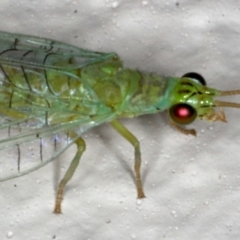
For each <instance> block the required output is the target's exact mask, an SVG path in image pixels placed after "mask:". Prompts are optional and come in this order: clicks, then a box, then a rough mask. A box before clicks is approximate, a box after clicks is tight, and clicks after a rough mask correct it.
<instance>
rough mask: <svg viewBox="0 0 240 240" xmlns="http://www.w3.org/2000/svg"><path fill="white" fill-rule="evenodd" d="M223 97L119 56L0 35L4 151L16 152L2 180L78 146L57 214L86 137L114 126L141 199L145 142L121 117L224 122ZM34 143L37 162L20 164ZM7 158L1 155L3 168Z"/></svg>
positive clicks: (0, 111)
mask: <svg viewBox="0 0 240 240" xmlns="http://www.w3.org/2000/svg"><path fill="white" fill-rule="evenodd" d="M220 93H221V92H219V91H218V90H215V89H211V88H208V87H206V86H204V85H203V84H202V83H200V82H198V81H197V80H196V79H194V78H191V77H190V78H189V77H182V78H174V77H162V76H159V75H156V74H153V73H144V72H140V71H137V70H131V69H128V68H126V67H125V66H123V63H122V61H121V60H120V59H119V57H118V56H117V55H116V54H114V53H99V52H92V51H87V50H84V49H81V48H77V47H74V46H71V45H68V44H64V43H61V42H57V41H53V40H49V39H43V38H38V37H33V36H26V35H18V34H11V33H5V32H0V117H1V120H0V121H1V124H0V131H1V134H0V150H3V149H9V151H12V150H14V151H16V152H17V154H16V155H17V158H16V159H17V168H16V169H15V172H14V171H13V170H12V167H10V170H9V171H4V170H2V173H3V174H2V175H1V179H0V180H7V179H11V178H15V177H18V176H21V175H24V174H27V173H29V172H32V171H34V170H36V169H38V168H40V167H42V166H44V165H46V164H47V163H49V162H51V161H53V160H54V159H56V158H57V157H58V156H59V155H60V154H61V153H62V152H64V151H65V150H66V149H67V148H68V147H69V146H70V145H71V144H73V143H75V144H76V145H77V152H76V155H75V157H74V158H73V160H72V163H71V165H70V167H69V169H68V171H67V173H66V175H65V176H64V178H63V179H62V181H61V183H60V184H59V189H58V192H57V198H56V205H55V210H54V212H55V213H60V212H61V201H62V195H63V189H64V187H65V185H66V184H67V182H68V181H69V180H70V179H71V177H72V175H73V173H74V171H75V169H76V167H77V165H78V163H79V161H80V158H81V155H82V153H83V152H84V150H85V143H84V140H83V139H82V137H81V135H82V133H83V132H85V131H87V130H88V129H90V128H92V127H94V126H97V125H100V124H102V123H104V122H110V124H111V125H112V127H113V128H114V129H115V130H116V131H117V132H119V133H120V134H121V135H122V136H123V137H124V138H125V139H126V140H127V141H129V142H130V143H131V144H132V145H133V147H134V151H135V165H134V169H135V173H136V185H137V192H138V197H139V198H142V197H144V192H143V188H142V183H141V175H140V166H141V154H140V144H139V141H138V140H137V139H136V138H135V137H134V135H133V134H132V133H131V132H130V131H129V130H127V129H126V128H125V127H124V126H123V125H122V124H121V123H120V122H119V121H118V120H117V119H118V118H122V117H126V118H132V117H136V116H138V115H143V114H153V113H157V112H161V111H164V110H167V111H168V112H169V115H170V117H171V119H172V121H173V122H175V124H187V123H190V122H192V121H193V120H194V119H195V118H196V117H198V118H200V119H207V120H213V121H216V120H223V119H224V117H222V116H220V115H219V114H217V113H215V112H214V110H213V108H214V107H215V106H216V105H215V101H214V97H215V96H218V95H219V94H220ZM177 128H178V129H179V130H180V131H182V132H184V133H187V134H189V133H190V134H193V133H192V132H188V131H187V130H184V129H182V128H181V127H177ZM4 131H5V132H4ZM60 133H63V134H65V135H66V136H67V138H66V141H64V142H65V143H64V144H65V145H64V144H62V145H63V146H60V147H57V146H56V145H57V141H58V139H60V138H59V134H60ZM46 138H52V139H53V140H54V147H53V149H52V153H50V154H49V155H47V154H45V152H44V148H45V147H46V148H47V150H48V152H49V149H48V142H47V140H46ZM34 141H35V142H37V144H38V147H39V150H37V153H36V154H35V152H34V156H35V157H36V158H35V159H34V160H31V164H32V163H34V164H32V165H30V166H28V164H26V166H24V167H22V166H23V165H24V164H23V160H22V159H24V157H25V155H24V153H25V152H26V150H25V149H26V146H27V145H28V143H30V142H34ZM27 147H28V146H27ZM50 152H51V151H50ZM31 157H32V156H31ZM1 161H2V162H1ZM4 161H5V157H1V156H0V162H1V163H0V166H3V165H4ZM11 161H12V160H11ZM1 164H2V165H1Z"/></svg>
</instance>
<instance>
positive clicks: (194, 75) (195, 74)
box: [182, 72, 207, 86]
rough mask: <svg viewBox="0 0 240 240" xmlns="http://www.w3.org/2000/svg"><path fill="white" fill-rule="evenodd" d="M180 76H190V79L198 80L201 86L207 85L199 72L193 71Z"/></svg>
mask: <svg viewBox="0 0 240 240" xmlns="http://www.w3.org/2000/svg"><path fill="white" fill-rule="evenodd" d="M182 78H192V79H195V80H196V81H198V82H199V83H200V84H202V85H203V86H206V85H207V83H206V81H205V79H204V78H203V77H202V76H201V75H200V74H198V73H195V72H190V73H186V74H184V75H183V76H182Z"/></svg>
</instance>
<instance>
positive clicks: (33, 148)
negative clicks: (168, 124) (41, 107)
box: [0, 115, 114, 181]
mask: <svg viewBox="0 0 240 240" xmlns="http://www.w3.org/2000/svg"><path fill="white" fill-rule="evenodd" d="M112 118H114V116H113V115H105V116H99V117H96V118H95V119H93V120H92V121H89V120H81V121H80V120H79V121H75V122H71V123H64V124H62V125H52V126H46V125H43V124H41V123H37V122H36V120H34V122H32V121H31V120H32V119H31V118H28V119H22V120H18V121H17V120H16V121H11V122H8V121H7V120H4V119H2V120H1V121H0V124H1V128H0V136H1V138H0V181H5V180H8V179H12V178H16V177H19V176H23V175H25V174H28V173H29V172H32V171H35V170H37V169H39V168H41V167H43V166H45V165H46V164H48V163H50V162H52V161H53V160H54V159H56V158H57V157H58V156H59V155H60V154H61V153H63V152H64V151H65V150H66V149H67V148H69V147H70V146H71V145H72V144H73V143H74V141H75V140H76V138H77V137H79V136H81V135H82V134H83V133H84V132H86V131H87V130H88V129H90V128H92V127H94V126H96V125H99V124H101V123H104V122H107V121H110V120H111V119H112ZM33 119H36V116H34V117H33ZM69 131H74V132H75V133H77V137H76V138H74V139H72V138H70V137H69Z"/></svg>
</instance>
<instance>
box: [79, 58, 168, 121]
mask: <svg viewBox="0 0 240 240" xmlns="http://www.w3.org/2000/svg"><path fill="white" fill-rule="evenodd" d="M81 78H82V79H84V81H85V82H87V83H88V84H90V85H91V88H92V89H93V90H94V92H95V93H96V94H97V95H98V97H99V99H100V100H101V101H102V102H103V103H104V104H105V105H106V106H108V107H110V108H111V109H112V111H113V112H116V114H117V115H118V116H119V117H134V116H137V115H142V114H149V113H155V112H158V111H163V110H165V109H166V108H168V107H169V102H168V97H169V96H168V95H169V92H170V90H171V88H172V86H171V84H170V83H171V82H172V81H173V80H172V79H169V78H165V77H160V76H158V75H156V74H152V73H144V72H139V71H137V70H131V69H128V68H124V67H123V65H122V62H121V61H120V60H119V58H118V57H117V56H115V57H114V58H111V59H109V60H107V61H104V62H101V63H98V64H93V65H89V66H87V67H85V68H83V69H82V71H81Z"/></svg>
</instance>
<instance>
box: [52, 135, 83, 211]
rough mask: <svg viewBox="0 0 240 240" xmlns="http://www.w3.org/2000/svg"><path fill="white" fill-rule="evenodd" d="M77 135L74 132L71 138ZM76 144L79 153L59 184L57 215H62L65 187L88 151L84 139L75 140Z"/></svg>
mask: <svg viewBox="0 0 240 240" xmlns="http://www.w3.org/2000/svg"><path fill="white" fill-rule="evenodd" d="M76 136H77V135H76V134H75V133H74V132H71V133H70V137H71V138H75V137H76ZM75 143H76V145H77V153H76V155H75V156H74V158H73V160H72V162H71V164H70V166H69V168H68V170H67V172H66V173H65V175H64V177H63V179H62V180H61V182H60V183H59V185H58V191H57V196H56V202H55V208H54V211H53V213H56V214H60V213H62V211H61V203H62V199H63V190H64V187H65V186H66V184H67V183H68V182H69V181H70V179H71V178H72V176H73V174H74V172H75V170H76V168H77V166H78V164H79V162H80V159H81V156H82V154H83V152H84V151H85V149H86V144H85V141H84V140H83V139H82V138H77V139H76V140H75Z"/></svg>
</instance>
